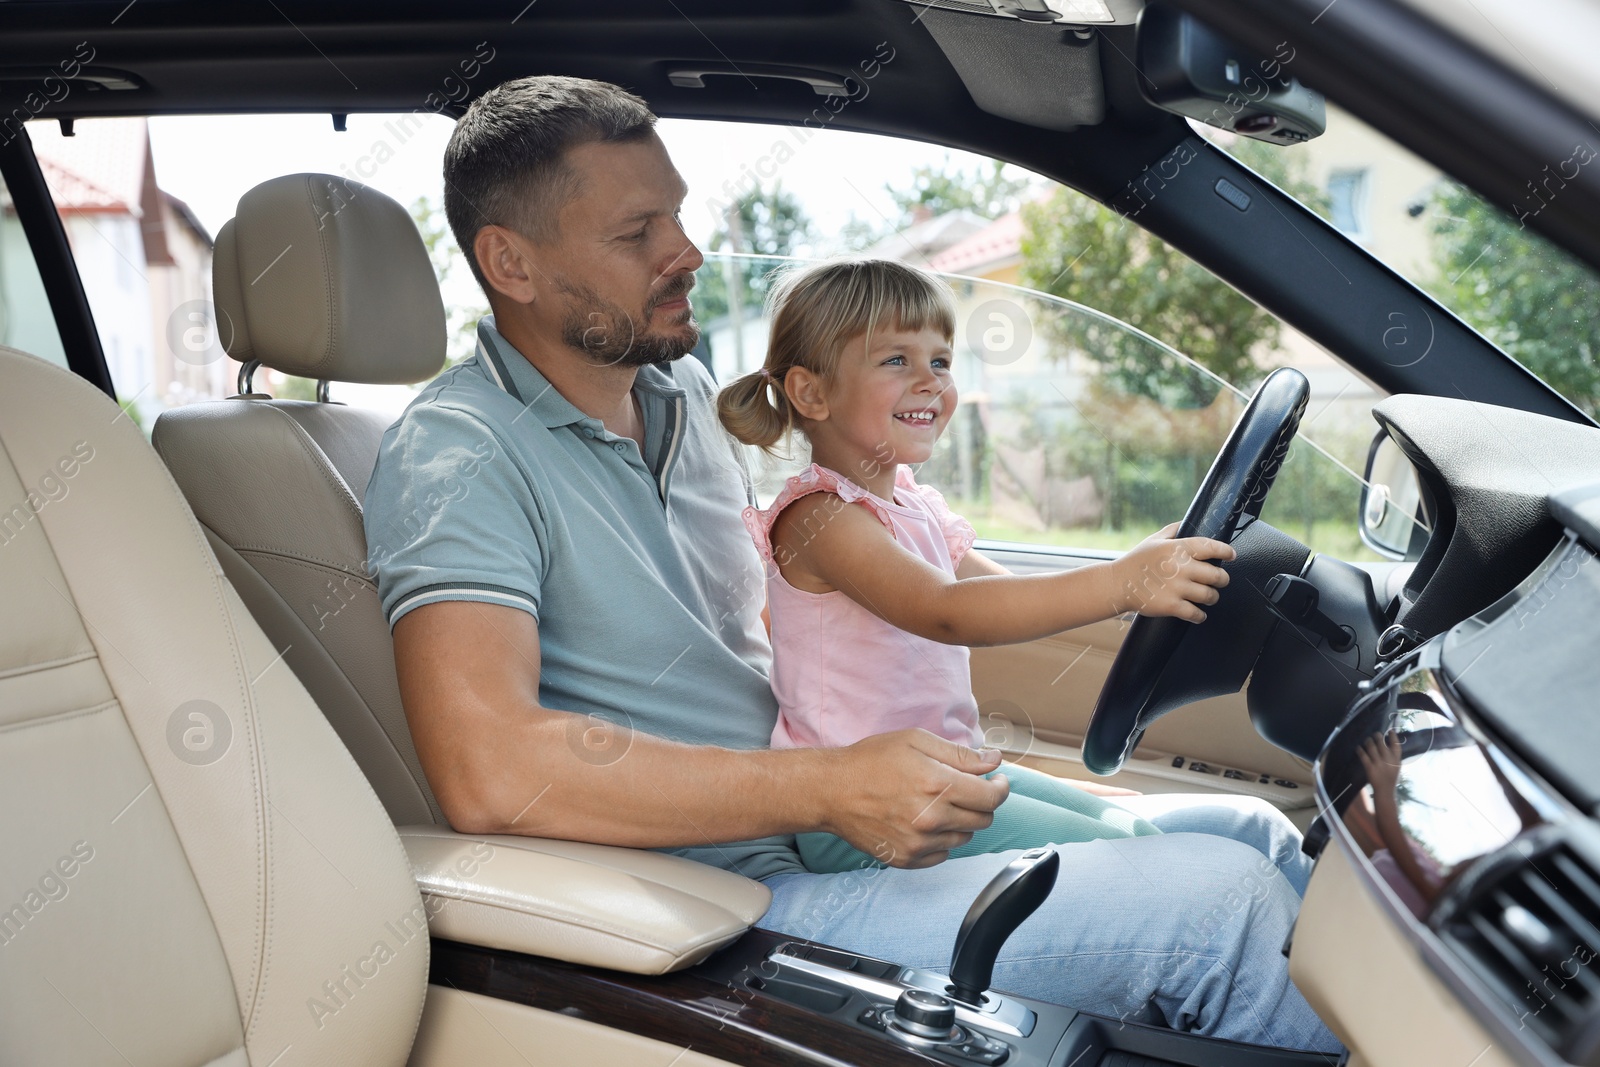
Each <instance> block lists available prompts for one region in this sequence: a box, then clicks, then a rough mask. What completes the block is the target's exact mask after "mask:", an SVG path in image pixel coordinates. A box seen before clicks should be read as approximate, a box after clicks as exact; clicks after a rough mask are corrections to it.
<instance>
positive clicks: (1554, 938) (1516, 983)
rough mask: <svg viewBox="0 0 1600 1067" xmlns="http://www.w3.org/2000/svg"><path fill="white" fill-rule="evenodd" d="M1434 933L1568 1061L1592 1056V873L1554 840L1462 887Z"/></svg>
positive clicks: (1598, 948) (1595, 924) (1597, 944)
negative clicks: (1464, 896)
mask: <svg viewBox="0 0 1600 1067" xmlns="http://www.w3.org/2000/svg"><path fill="white" fill-rule="evenodd" d="M1471 893H1472V897H1471V899H1470V900H1468V901H1466V902H1465V903H1463V904H1462V905H1461V906H1460V907H1459V908H1458V909H1457V910H1456V911H1455V913H1454V914H1453V915H1451V916H1450V917H1449V918H1448V919H1447V920H1446V921H1445V923H1444V924H1443V927H1442V928H1441V930H1440V935H1441V936H1442V937H1443V938H1444V940H1445V941H1446V942H1447V943H1449V944H1451V945H1452V946H1453V947H1454V948H1455V949H1456V950H1457V951H1458V952H1459V953H1460V954H1461V955H1462V957H1463V959H1464V960H1465V961H1466V962H1467V963H1468V964H1469V965H1470V966H1471V968H1472V970H1473V971H1475V972H1476V973H1477V975H1478V976H1479V977H1480V978H1482V979H1483V980H1484V982H1485V983H1486V984H1487V985H1488V986H1489V987H1490V988H1491V989H1493V990H1494V992H1495V993H1496V994H1498V995H1499V996H1500V998H1501V999H1502V1000H1503V1001H1504V1002H1505V1005H1506V1007H1507V1008H1508V1009H1509V1011H1510V1014H1511V1018H1512V1019H1513V1020H1514V1021H1515V1022H1516V1023H1517V1024H1518V1027H1519V1028H1520V1027H1522V1026H1526V1027H1527V1028H1528V1029H1530V1030H1532V1031H1533V1032H1534V1033H1536V1034H1538V1035H1539V1037H1540V1038H1542V1039H1543V1040H1544V1041H1545V1042H1546V1043H1548V1044H1549V1045H1550V1047H1551V1048H1553V1049H1555V1050H1556V1051H1557V1052H1558V1053H1560V1054H1561V1056H1562V1057H1563V1058H1564V1059H1566V1060H1567V1061H1568V1062H1570V1063H1577V1064H1600V973H1597V971H1600V877H1597V875H1596V873H1595V871H1594V869H1593V868H1592V867H1591V866H1590V865H1589V864H1587V863H1586V862H1584V861H1582V860H1580V859H1579V858H1578V857H1577V856H1576V855H1575V854H1574V853H1573V852H1572V850H1571V849H1570V848H1568V847H1567V846H1565V845H1558V846H1556V847H1555V848H1553V849H1550V850H1549V851H1546V852H1542V853H1539V854H1538V855H1536V856H1535V857H1534V858H1532V859H1529V860H1525V861H1523V862H1521V863H1517V864H1511V865H1507V866H1506V867H1505V868H1504V869H1503V870H1501V871H1498V872H1494V873H1493V874H1491V875H1489V876H1487V877H1486V878H1485V879H1484V880H1482V881H1481V882H1480V883H1479V884H1478V885H1476V886H1474V887H1473V889H1472V890H1471Z"/></svg>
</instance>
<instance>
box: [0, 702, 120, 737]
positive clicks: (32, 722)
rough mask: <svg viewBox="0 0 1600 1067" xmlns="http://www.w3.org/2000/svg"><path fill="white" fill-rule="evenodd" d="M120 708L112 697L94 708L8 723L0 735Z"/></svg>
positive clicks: (71, 710) (2, 727)
mask: <svg viewBox="0 0 1600 1067" xmlns="http://www.w3.org/2000/svg"><path fill="white" fill-rule="evenodd" d="M118 706H119V704H118V702H117V699H116V697H112V698H111V699H110V700H107V701H105V702H104V703H101V704H96V705H94V706H93V707H88V708H71V709H69V710H67V711H52V712H51V713H50V714H48V715H39V716H35V717H34V718H31V719H21V720H19V721H17V722H8V723H6V724H5V725H4V726H0V734H4V733H10V732H11V731H13V730H25V729H27V728H28V727H30V726H44V725H47V724H49V723H53V722H61V721H62V720H63V719H75V718H77V717H78V716H80V715H97V714H99V713H100V712H102V711H105V710H107V709H108V708H115V707H118Z"/></svg>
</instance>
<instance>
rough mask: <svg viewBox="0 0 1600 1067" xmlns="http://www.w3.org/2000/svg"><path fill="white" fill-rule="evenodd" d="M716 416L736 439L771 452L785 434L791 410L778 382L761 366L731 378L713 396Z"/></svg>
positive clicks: (779, 381) (791, 415)
mask: <svg viewBox="0 0 1600 1067" xmlns="http://www.w3.org/2000/svg"><path fill="white" fill-rule="evenodd" d="M769 389H770V392H769ZM774 401H776V402H774ZM717 417H718V418H719V419H721V420H722V425H723V427H724V428H725V429H726V430H727V431H728V432H729V433H730V434H732V435H733V436H734V438H735V439H736V440H738V441H740V442H742V443H744V444H747V445H756V446H758V447H760V448H761V449H763V450H765V451H767V452H771V451H772V446H773V445H775V444H777V443H778V441H779V440H781V439H782V438H783V435H784V434H786V433H788V432H789V426H790V424H791V422H792V421H793V418H794V411H793V409H792V408H790V407H789V398H788V397H787V396H785V395H784V393H783V382H782V380H781V379H779V378H775V377H773V376H772V373H771V372H770V371H769V370H768V369H767V368H765V367H763V368H761V369H760V370H758V371H754V372H753V373H750V374H746V375H744V376H742V377H739V378H735V379H734V380H733V381H732V382H731V383H729V384H728V386H727V387H726V388H725V389H723V390H722V392H721V393H719V394H718V395H717Z"/></svg>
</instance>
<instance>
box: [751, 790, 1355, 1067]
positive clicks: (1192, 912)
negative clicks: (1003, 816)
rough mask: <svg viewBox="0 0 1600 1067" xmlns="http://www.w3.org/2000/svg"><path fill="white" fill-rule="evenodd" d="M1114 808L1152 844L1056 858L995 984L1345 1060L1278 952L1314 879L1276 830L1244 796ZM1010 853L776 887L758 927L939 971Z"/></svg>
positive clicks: (1272, 814)
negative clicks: (1146, 832)
mask: <svg viewBox="0 0 1600 1067" xmlns="http://www.w3.org/2000/svg"><path fill="white" fill-rule="evenodd" d="M1116 803H1117V804H1119V805H1121V806H1123V807H1126V808H1128V809H1129V810H1130V811H1133V812H1134V813H1135V814H1138V815H1140V816H1143V817H1144V818H1146V819H1149V820H1150V821H1151V822H1153V823H1154V824H1155V825H1156V826H1158V827H1159V828H1160V829H1161V830H1162V833H1161V834H1160V835H1157V836H1150V837H1132V838H1125V839H1121V840H1101V841H1086V842H1083V843H1081V844H1071V845H1061V846H1059V849H1060V852H1061V874H1060V876H1059V877H1058V878H1057V879H1056V886H1055V890H1054V891H1053V892H1052V893H1051V894H1050V897H1049V899H1047V900H1046V901H1045V902H1044V904H1043V905H1041V906H1040V908H1039V910H1038V911H1036V912H1034V913H1033V915H1032V916H1030V917H1029V918H1028V919H1027V920H1026V921H1025V922H1024V923H1023V924H1022V925H1021V926H1019V927H1018V928H1017V931H1016V933H1014V934H1012V935H1011V939H1010V940H1009V941H1007V942H1006V944H1005V947H1004V948H1003V949H1002V950H1001V952H1000V956H999V958H998V960H997V961H996V963H995V968H994V986H995V988H996V989H1000V990H1004V991H1008V992H1012V993H1018V994H1021V995H1023V996H1029V997H1034V998H1036V999H1038V1000H1043V1001H1049V1002H1051V1003H1056V1004H1066V1005H1069V1006H1071V1007H1074V1008H1078V1009H1080V1010H1083V1011H1088V1012H1093V1013H1095V1014H1098V1015H1107V1016H1112V1017H1114V1018H1120V1019H1126V1020H1129V1021H1131V1022H1140V1023H1149V1024H1154V1025H1166V1026H1170V1027H1172V1028H1173V1029H1175V1030H1182V1031H1190V1032H1194V1033H1198V1034H1205V1035H1208V1036H1212V1037H1220V1038H1226V1039H1228V1040H1232V1041H1242V1042H1248V1043H1250V1044H1256V1045H1275V1046H1279V1047H1283V1048H1297V1049H1309V1050H1313V1051H1318V1052H1331V1053H1338V1052H1340V1051H1342V1046H1341V1045H1340V1044H1339V1042H1338V1040H1337V1039H1336V1038H1335V1037H1334V1036H1333V1035H1332V1034H1331V1033H1329V1031H1328V1029H1327V1027H1325V1026H1324V1025H1323V1024H1322V1021H1321V1020H1320V1019H1318V1018H1317V1016H1316V1013H1315V1012H1313V1011H1312V1010H1311V1006H1310V1005H1309V1004H1307V1003H1306V1001H1305V998H1304V997H1302V996H1301V995H1300V991H1299V990H1297V989H1296V988H1295V987H1294V985H1293V984H1292V983H1291V982H1290V981H1289V971H1288V961H1287V960H1286V959H1284V957H1283V955H1282V948H1283V943H1284V939H1285V938H1286V937H1287V936H1288V933H1289V929H1290V927H1291V926H1292V925H1293V923H1294V918H1295V915H1296V914H1298V912H1299V908H1300V896H1301V894H1302V893H1303V892H1304V890H1305V885H1306V881H1307V880H1308V879H1309V877H1310V868H1311V861H1310V859H1309V858H1307V857H1306V856H1304V855H1303V854H1301V853H1300V851H1299V844H1300V835H1299V833H1298V832H1297V831H1296V830H1295V828H1294V826H1293V825H1292V824H1291V823H1290V822H1289V820H1288V819H1287V818H1285V817H1284V816H1283V814H1282V813H1281V812H1279V811H1278V810H1277V809H1275V808H1273V807H1272V806H1271V805H1270V804H1268V803H1267V802H1265V801H1261V800H1256V799H1254V798H1248V797H1225V796H1217V797H1212V796H1194V795H1175V794H1167V795H1152V796H1137V797H1118V798H1116ZM1017 855H1018V852H1017V851H1016V850H1013V851H1009V852H998V853H993V854H990V855H981V856H969V857H966V858H964V859H953V860H946V861H945V862H944V863H941V864H939V865H938V866H936V867H930V868H926V869H923V870H915V871H912V870H902V869H899V868H892V867H889V868H884V867H871V868H865V869H862V870H857V871H845V872H843V873H839V874H805V873H800V874H780V875H775V876H773V877H771V878H768V879H767V880H766V884H767V885H768V887H770V888H771V889H772V907H771V909H770V910H769V911H768V912H767V914H766V916H765V917H764V918H763V919H762V920H761V921H760V923H759V924H758V925H760V926H761V927H763V928H764V929H768V930H773V931H776V932H778V933H783V934H788V935H790V936H792V937H804V938H808V939H811V940H815V941H820V942H823V943H826V944H831V945H836V946H838V947H840V948H846V949H851V950H853V951H856V952H861V953H864V954H866V955H870V956H877V957H880V958H882V959H887V960H893V961H894V962H896V963H900V964H903V965H906V966H910V967H917V968H924V969H928V970H933V971H938V972H941V973H942V972H945V971H946V970H948V968H949V964H950V951H951V948H952V947H953V946H954V945H955V938H956V930H957V929H958V928H959V927H960V925H961V920H962V918H963V917H964V916H965V915H966V913H967V908H968V907H970V906H971V904H972V901H973V899H974V898H975V897H977V895H978V892H979V891H980V890H981V889H982V888H983V886H984V885H985V884H986V883H987V882H988V881H989V879H991V878H992V877H994V876H995V875H996V874H998V873H999V872H1000V870H1001V868H1003V867H1004V866H1005V865H1006V864H1007V863H1009V862H1011V860H1012V859H1013V858H1015V857H1016V856H1017Z"/></svg>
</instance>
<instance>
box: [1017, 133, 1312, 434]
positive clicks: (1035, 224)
mask: <svg viewBox="0 0 1600 1067" xmlns="http://www.w3.org/2000/svg"><path fill="white" fill-rule="evenodd" d="M1232 151H1233V153H1234V155H1235V156H1236V157H1237V158H1239V159H1240V161H1241V162H1243V163H1245V165H1246V166H1250V167H1252V168H1253V169H1255V170H1256V172H1257V173H1259V174H1260V175H1261V176H1262V177H1263V178H1265V179H1267V180H1268V181H1270V182H1272V183H1273V184H1274V185H1277V186H1279V187H1280V188H1282V189H1284V190H1285V191H1286V192H1288V193H1289V194H1290V195H1291V196H1295V197H1297V198H1299V199H1301V200H1302V202H1304V203H1307V204H1308V206H1311V207H1313V208H1314V209H1316V210H1320V211H1322V212H1324V213H1325V212H1326V211H1327V198H1326V197H1325V196H1324V195H1322V194H1321V193H1320V192H1318V191H1317V190H1316V188H1315V187H1314V186H1312V185H1311V184H1310V183H1308V182H1306V181H1304V180H1303V179H1302V178H1301V177H1300V167H1299V159H1298V158H1297V157H1293V156H1289V155H1286V154H1284V153H1282V152H1281V151H1280V150H1278V149H1275V148H1273V147H1272V146H1270V145H1265V144H1261V143H1259V142H1255V141H1242V142H1240V143H1239V144H1236V145H1234V146H1233V149H1232ZM1155 195H1156V196H1159V195H1161V194H1160V192H1159V190H1157V191H1156V192H1155ZM1022 217H1023V223H1024V228H1023V239H1022V259H1023V263H1022V278H1023V283H1024V284H1025V285H1028V286H1031V287H1032V288H1035V289H1038V290H1039V291H1041V292H1045V293H1049V294H1051V295H1053V296H1059V297H1063V298H1065V299H1068V300H1074V301H1077V302H1078V303H1081V304H1086V305H1088V306H1089V307H1092V308H1096V309H1098V310H1100V311H1103V312H1105V313H1106V314H1108V315H1110V316H1112V317H1113V318H1116V319H1120V320H1122V321H1123V322H1126V323H1128V324H1129V325H1131V326H1134V327H1136V328H1138V329H1140V330H1143V331H1144V332H1145V333H1148V334H1150V335H1151V336H1153V337H1158V338H1160V339H1161V340H1163V341H1165V342H1166V343H1167V344H1170V345H1172V346H1173V347H1174V348H1176V349H1177V350H1178V351H1180V352H1182V353H1184V354H1185V355H1187V356H1189V357H1190V358H1191V359H1193V360H1195V361H1196V362H1197V363H1199V364H1200V365H1201V366H1202V367H1205V368H1206V369H1207V370H1209V371H1211V372H1212V373H1213V374H1216V375H1217V376H1218V377H1221V378H1222V379H1224V380H1226V381H1228V382H1230V383H1232V384H1233V385H1236V386H1239V387H1241V388H1247V387H1248V386H1249V385H1251V384H1252V383H1254V382H1255V381H1256V379H1257V378H1259V377H1260V376H1261V375H1262V374H1263V373H1264V372H1265V371H1266V370H1268V369H1270V368H1269V366H1268V365H1266V364H1267V360H1266V359H1265V358H1258V356H1262V357H1264V353H1266V352H1270V351H1271V350H1272V349H1273V348H1274V347H1275V346H1276V344H1277V342H1278V336H1279V323H1278V320H1277V319H1276V318H1274V317H1273V316H1272V315H1270V314H1269V313H1267V312H1265V311H1263V310H1261V309H1260V308H1258V307H1257V306H1256V305H1255V304H1253V303H1251V302H1250V301H1249V300H1248V299H1246V298H1245V297H1244V296H1243V295H1241V294H1240V293H1239V292H1238V291H1237V290H1235V289H1234V288H1233V287H1232V286H1230V285H1228V284H1227V283H1226V282H1224V281H1222V280H1221V279H1220V278H1218V277H1216V276H1215V275H1214V274H1212V273H1211V272H1210V271H1208V270H1206V269H1205V268H1204V267H1202V266H1200V265H1199V264H1198V263H1196V262H1194V261H1193V260H1191V259H1190V258H1189V257H1188V256H1185V255H1184V254H1183V253H1181V252H1179V251H1177V250H1176V249H1174V248H1172V247H1171V246H1169V245H1168V244H1166V242H1164V241H1162V240H1160V239H1159V238H1157V237H1154V236H1153V235H1151V234H1149V233H1147V232H1145V231H1144V230H1142V229H1140V228H1139V227H1138V226H1137V225H1136V224H1135V223H1133V222H1131V221H1130V220H1129V219H1127V218H1124V217H1123V216H1121V215H1119V214H1117V213H1116V212H1114V211H1111V210H1110V209H1109V208H1106V207H1103V206H1101V205H1100V204H1098V203H1096V202H1095V201H1093V200H1090V199H1089V198H1088V197H1085V196H1082V195H1080V194H1078V193H1076V192H1074V191H1072V190H1070V189H1066V188H1057V189H1056V190H1055V192H1054V193H1053V194H1052V195H1050V196H1049V197H1047V198H1045V199H1044V200H1040V201H1036V202H1034V203H1031V204H1027V205H1025V206H1024V207H1023V209H1022ZM1052 325H1053V326H1055V327H1056V330H1055V331H1054V332H1055V334H1056V339H1057V340H1059V341H1061V342H1063V343H1064V344H1065V345H1066V346H1067V347H1068V348H1071V349H1074V350H1076V351H1080V352H1083V353H1084V354H1085V355H1087V356H1088V357H1089V358H1090V359H1092V360H1094V361H1095V362H1096V363H1098V364H1100V365H1101V367H1102V368H1103V371H1104V373H1105V374H1106V375H1107V376H1108V377H1109V379H1110V380H1111V382H1112V383H1113V384H1114V385H1115V387H1116V388H1117V389H1119V390H1120V391H1122V392H1125V393H1128V394H1130V395H1135V396H1147V397H1150V398H1152V399H1155V400H1160V401H1161V402H1163V403H1165V404H1169V405H1172V406H1175V407H1195V406H1201V405H1205V404H1209V403H1210V402H1211V399H1212V398H1213V397H1214V396H1215V395H1216V388H1217V387H1216V385H1215V383H1213V382H1210V381H1208V380H1206V379H1205V378H1204V377H1203V376H1201V375H1199V374H1196V373H1195V372H1194V370H1193V368H1191V367H1188V366H1185V365H1183V364H1182V363H1181V362H1178V361H1174V360H1170V359H1161V358H1152V357H1153V356H1154V352H1153V350H1152V348H1151V346H1150V345H1149V343H1148V342H1147V341H1144V340H1142V339H1140V338H1139V337H1137V336H1135V335H1133V334H1130V333H1128V332H1126V331H1124V330H1121V329H1119V328H1118V327H1116V326H1114V325H1112V324H1108V323H1103V322H1099V321H1096V320H1094V319H1093V318H1090V317H1088V316H1077V315H1073V316H1061V317H1060V318H1059V319H1058V320H1056V322H1054V323H1052Z"/></svg>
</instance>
